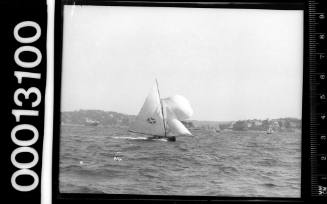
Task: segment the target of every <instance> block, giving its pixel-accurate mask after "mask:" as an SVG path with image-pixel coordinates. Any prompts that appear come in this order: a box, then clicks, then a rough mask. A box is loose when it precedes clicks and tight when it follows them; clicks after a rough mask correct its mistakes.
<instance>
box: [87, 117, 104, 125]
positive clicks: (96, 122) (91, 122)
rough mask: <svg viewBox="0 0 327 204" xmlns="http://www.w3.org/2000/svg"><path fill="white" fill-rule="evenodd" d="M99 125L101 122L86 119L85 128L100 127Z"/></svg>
mask: <svg viewBox="0 0 327 204" xmlns="http://www.w3.org/2000/svg"><path fill="white" fill-rule="evenodd" d="M99 124H100V121H97V120H91V119H89V118H86V119H85V123H84V125H85V126H98V125H99Z"/></svg>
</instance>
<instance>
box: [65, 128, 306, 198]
mask: <svg viewBox="0 0 327 204" xmlns="http://www.w3.org/2000/svg"><path fill="white" fill-rule="evenodd" d="M191 132H192V134H193V135H194V137H178V138H177V141H176V142H165V141H160V140H153V141H149V140H145V138H144V135H138V134H135V133H129V132H128V131H127V127H111V126H95V127H89V126H77V125H62V127H61V137H60V172H59V190H60V192H62V193H106V194H148V195H197V196H241V197H242V196H246V197H248V196H251V197H300V187H301V132H300V131H293V132H290V131H289V132H275V133H273V134H266V133H265V132H262V131H228V132H227V131H226V132H219V133H217V132H215V131H210V130H191Z"/></svg>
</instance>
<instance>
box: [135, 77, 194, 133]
mask: <svg viewBox="0 0 327 204" xmlns="http://www.w3.org/2000/svg"><path fill="white" fill-rule="evenodd" d="M192 115H193V109H192V107H191V105H190V103H189V101H188V100H187V99H186V98H185V97H183V96H180V95H176V96H173V97H169V98H165V99H161V98H160V94H159V89H158V84H157V83H155V85H154V86H153V88H152V90H151V92H150V94H149V95H148V96H147V98H146V100H145V102H144V104H143V106H142V108H141V110H140V112H139V114H138V115H137V116H136V118H135V121H134V122H133V123H132V124H131V126H130V128H129V131H131V132H136V133H142V134H147V135H156V136H180V135H192V134H191V132H190V131H189V130H188V129H187V128H186V127H185V126H184V125H183V123H182V122H181V121H183V120H186V119H188V118H190V117H191V116H192Z"/></svg>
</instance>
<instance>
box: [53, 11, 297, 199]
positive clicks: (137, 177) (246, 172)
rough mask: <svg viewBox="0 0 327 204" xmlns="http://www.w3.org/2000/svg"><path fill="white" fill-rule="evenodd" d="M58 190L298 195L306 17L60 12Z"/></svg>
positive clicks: (237, 13) (234, 13)
mask: <svg viewBox="0 0 327 204" xmlns="http://www.w3.org/2000/svg"><path fill="white" fill-rule="evenodd" d="M63 42H64V43H63V46H62V47H63V50H62V53H63V61H62V73H61V101H60V107H61V109H60V144H59V145H60V152H59V159H60V162H59V192H60V193H84V194H97V193H100V194H136V195H187V196H230V197H232V196H239V197H285V198H299V197H300V195H301V156H302V155H301V144H302V143H301V142H302V140H301V132H302V118H301V116H302V88H301V87H302V79H303V75H302V71H303V63H302V59H303V52H302V50H303V11H302V10H280V11H279V10H260V9H257V10H251V9H250V10H248V9H203V8H202V9H201V8H187V9H186V8H159V7H151V8H150V7H121V6H115V7H111V6H97V7H94V6H78V7H74V6H69V5H65V6H64V8H63Z"/></svg>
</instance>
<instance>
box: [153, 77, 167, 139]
mask: <svg viewBox="0 0 327 204" xmlns="http://www.w3.org/2000/svg"><path fill="white" fill-rule="evenodd" d="M156 84H157V90H158V95H159V101H160V106H161V114H162V120H163V125H164V130H165V137H166V136H167V132H166V123H165V116H164V112H163V105H162V101H161V97H160V92H159V85H158V80H157V79H156Z"/></svg>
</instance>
